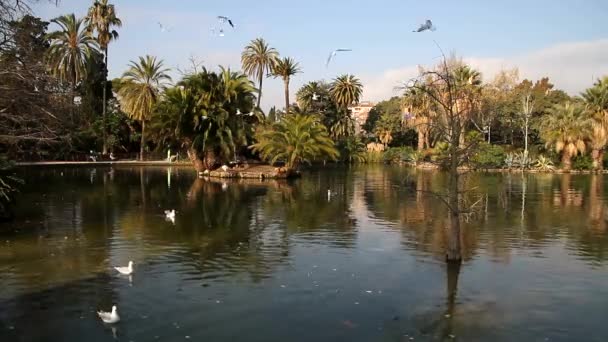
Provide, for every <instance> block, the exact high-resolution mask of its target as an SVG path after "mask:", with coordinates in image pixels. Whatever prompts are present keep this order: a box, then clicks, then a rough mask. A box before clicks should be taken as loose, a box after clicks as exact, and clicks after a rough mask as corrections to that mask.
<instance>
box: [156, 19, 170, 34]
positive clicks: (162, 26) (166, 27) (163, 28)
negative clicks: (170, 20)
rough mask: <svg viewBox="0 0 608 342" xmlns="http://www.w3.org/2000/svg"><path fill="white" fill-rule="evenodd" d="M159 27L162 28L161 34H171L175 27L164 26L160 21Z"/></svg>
mask: <svg viewBox="0 0 608 342" xmlns="http://www.w3.org/2000/svg"><path fill="white" fill-rule="evenodd" d="M158 26H159V27H160V32H163V33H164V32H171V30H173V26H164V25H163V24H162V23H161V22H160V21H159V22H158Z"/></svg>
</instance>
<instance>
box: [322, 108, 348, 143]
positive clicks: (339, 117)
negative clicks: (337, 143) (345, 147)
mask: <svg viewBox="0 0 608 342" xmlns="http://www.w3.org/2000/svg"><path fill="white" fill-rule="evenodd" d="M330 114H334V115H331V116H333V117H331V116H330V117H329V118H328V119H329V120H328V121H330V122H331V124H330V126H329V130H330V133H331V137H332V138H333V139H335V140H339V139H341V138H345V137H350V136H352V135H354V134H355V120H354V119H353V118H352V117H351V116H350V114H349V113H348V111H344V110H338V111H336V112H335V113H330Z"/></svg>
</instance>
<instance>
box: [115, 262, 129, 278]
mask: <svg viewBox="0 0 608 342" xmlns="http://www.w3.org/2000/svg"><path fill="white" fill-rule="evenodd" d="M114 269H115V270H117V271H118V272H119V273H120V274H124V275H129V274H131V273H133V261H129V266H127V267H114Z"/></svg>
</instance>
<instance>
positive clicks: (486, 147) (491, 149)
mask: <svg viewBox="0 0 608 342" xmlns="http://www.w3.org/2000/svg"><path fill="white" fill-rule="evenodd" d="M505 157H506V154H505V150H504V149H503V148H502V146H499V145H491V144H488V143H487V142H481V143H479V145H478V146H477V150H476V152H475V154H474V155H473V156H472V157H471V159H470V161H471V164H472V165H473V166H474V167H476V168H484V169H488V168H500V167H502V166H503V165H504V164H505Z"/></svg>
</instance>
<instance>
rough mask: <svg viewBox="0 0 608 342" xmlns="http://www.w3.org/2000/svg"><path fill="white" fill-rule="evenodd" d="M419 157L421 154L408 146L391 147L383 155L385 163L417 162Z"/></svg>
mask: <svg viewBox="0 0 608 342" xmlns="http://www.w3.org/2000/svg"><path fill="white" fill-rule="evenodd" d="M421 158H422V154H421V153H418V151H416V150H414V149H413V148H412V147H410V146H402V147H391V148H389V149H388V150H386V151H384V155H383V159H384V161H385V162H386V163H417V162H418V161H420V159H421Z"/></svg>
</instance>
